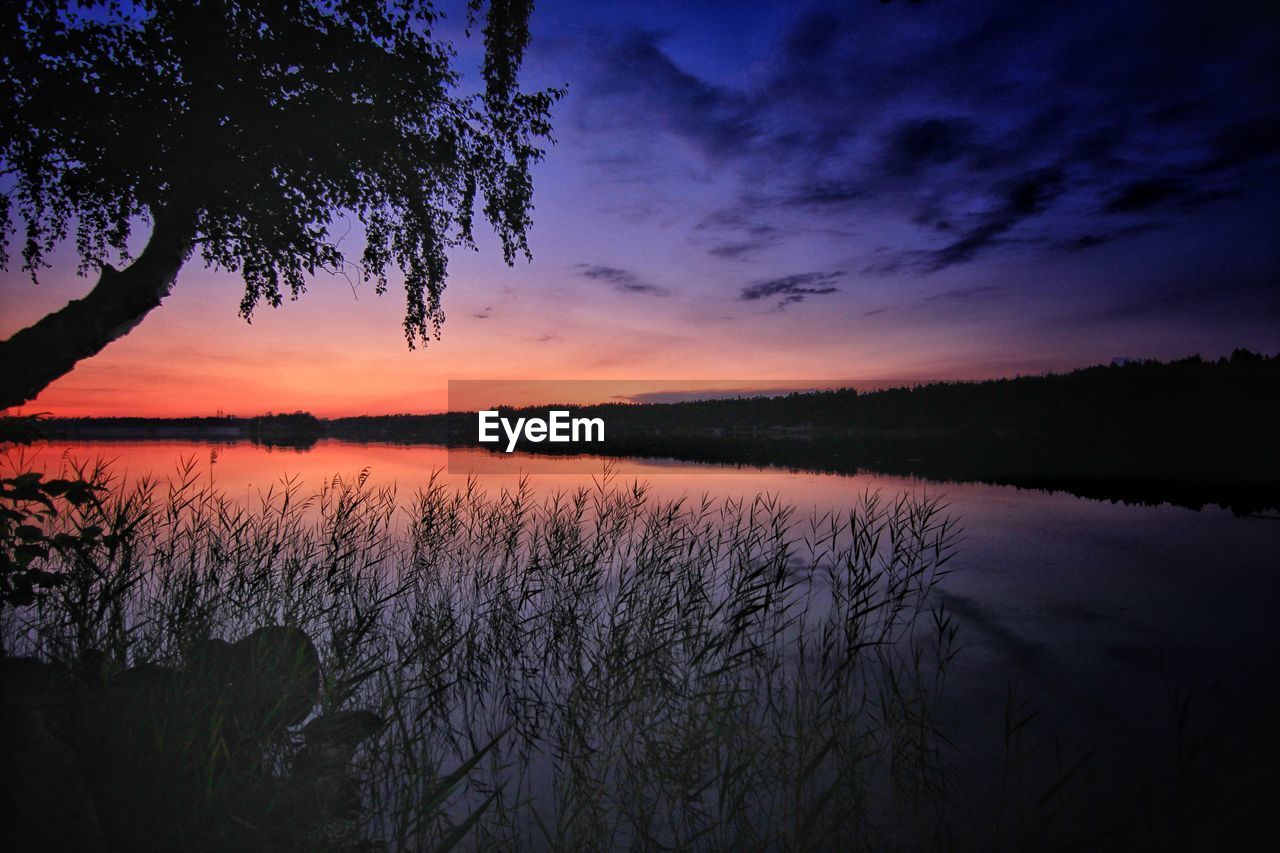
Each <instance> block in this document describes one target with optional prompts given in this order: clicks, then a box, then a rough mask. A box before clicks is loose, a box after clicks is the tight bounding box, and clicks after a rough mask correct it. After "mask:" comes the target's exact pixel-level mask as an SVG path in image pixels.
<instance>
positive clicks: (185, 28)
mask: <svg viewBox="0 0 1280 853" xmlns="http://www.w3.org/2000/svg"><path fill="white" fill-rule="evenodd" d="M3 5H4V11H2V12H0V15H2V16H3V20H2V23H0V26H2V27H3V33H2V34H0V90H3V91H4V93H5V94H4V96H3V97H4V98H5V107H4V109H3V110H0V170H2V172H0V174H2V175H3V178H0V181H2V182H3V183H0V186H3V187H4V188H5V189H6V190H7V192H6V193H5V194H3V195H0V239H3V240H4V241H5V245H4V246H3V247H0V263H4V262H6V261H7V258H8V254H9V252H8V248H9V247H8V245H7V244H8V238H10V237H11V236H14V235H18V237H19V242H20V243H21V259H22V267H23V269H25V270H27V271H28V272H30V274H31V275H32V277H33V278H35V277H36V276H37V274H38V272H39V270H40V269H41V268H42V267H43V266H46V265H47V258H48V256H49V254H50V253H51V252H52V251H53V249H54V247H55V246H56V245H57V244H58V243H59V242H60V241H62V240H64V239H66V238H68V237H74V241H75V247H76V249H77V251H78V254H79V270H80V272H81V273H82V274H84V273H88V272H90V271H92V270H96V269H110V266H109V262H110V261H112V260H116V259H118V260H119V261H121V262H128V261H129V260H131V259H130V257H129V237H130V232H131V229H132V227H133V226H134V224H135V223H136V222H137V221H139V220H141V221H144V222H150V223H152V224H153V230H152V240H153V242H154V240H155V239H157V237H158V235H160V234H161V233H162V232H161V229H160V227H159V223H160V221H161V220H166V221H167V222H168V223H169V224H170V227H169V229H168V230H166V231H165V232H164V233H165V234H166V235H167V236H166V239H168V240H170V241H171V242H172V243H173V247H172V248H173V249H174V250H175V251H177V252H180V253H181V258H185V257H187V255H188V254H190V253H192V252H198V253H199V255H200V256H201V257H202V259H203V260H204V262H205V263H206V264H208V265H210V266H213V267H217V268H222V269H227V270H233V271H238V272H239V273H240V275H241V276H242V277H243V279H244V283H245V291H244V297H243V300H242V302H241V305H240V311H241V313H242V314H243V316H244V317H245V318H246V319H248V318H249V317H250V316H251V315H252V313H253V311H254V309H255V308H256V307H257V306H259V305H260V304H261V303H263V302H266V303H268V304H270V305H272V306H276V305H279V304H280V303H281V301H282V299H283V297H284V296H285V295H286V294H288V295H290V296H291V297H294V298H296V297H297V296H298V295H299V294H300V293H302V292H303V291H304V290H305V288H306V282H307V277H308V276H309V275H311V274H314V273H315V272H316V270H318V269H335V268H341V267H342V266H343V265H344V262H345V263H349V262H348V261H346V260H345V259H344V256H343V252H342V249H341V248H340V246H339V241H340V239H341V238H340V237H338V238H335V236H334V235H333V233H331V229H332V230H333V231H337V230H338V229H337V228H336V227H334V226H333V225H332V223H333V222H334V221H335V220H336V219H337V218H339V217H342V216H347V215H350V216H354V217H355V218H357V219H358V220H359V222H360V223H361V224H362V227H363V230H364V232H365V235H366V237H367V241H366V245H365V246H364V249H363V252H362V254H361V256H360V259H359V262H358V268H359V271H360V275H361V277H362V278H363V279H364V280H365V281H372V282H374V284H375V288H376V290H377V292H378V293H382V292H384V291H385V290H386V287H387V279H388V274H389V273H390V272H391V271H392V270H393V268H399V269H400V270H401V271H402V272H403V275H404V282H405V291H406V294H407V305H406V312H405V320H404V331H405V335H406V338H407V339H408V342H409V346H410V347H411V348H412V347H413V346H414V345H415V344H416V343H421V344H425V343H426V342H427V341H428V340H429V338H430V337H432V336H433V335H434V336H438V334H439V328H440V324H441V322H442V321H443V319H444V315H443V313H442V311H441V306H440V296H441V291H442V290H443V288H444V284H445V276H446V268H447V251H448V250H449V249H450V248H452V247H457V246H466V247H472V248H474V246H475V243H474V239H473V229H474V224H475V223H474V221H473V220H474V214H475V211H476V210H477V209H478V210H479V211H481V213H482V215H483V217H484V219H486V220H487V221H488V222H489V223H491V225H492V227H493V228H494V230H495V231H496V233H497V235H498V237H499V239H500V241H501V244H502V248H503V253H504V257H505V260H506V261H507V263H508V264H511V263H513V261H514V258H515V257H516V256H517V255H518V254H522V253H523V254H525V255H526V256H527V255H528V252H529V248H528V243H527V239H526V235H527V231H528V228H529V224H530V218H529V217H530V211H531V209H532V181H531V177H530V167H531V165H532V164H533V163H535V162H536V161H538V160H539V159H540V158H541V157H542V156H543V148H542V147H541V145H543V144H544V143H546V142H549V141H550V132H551V127H550V123H549V116H550V109H551V107H552V105H553V103H554V102H555V101H556V100H557V99H558V98H559V97H560V95H561V94H562V92H561V91H560V90H545V91H539V92H532V93H526V92H522V91H521V90H520V88H519V83H518V76H519V71H520V67H521V62H522V58H523V55H524V52H525V48H526V46H527V44H528V41H529V30H528V18H529V14H530V9H531V0H491V2H489V3H488V4H487V5H485V4H483V3H482V2H481V0H470V2H469V4H468V7H467V34H468V35H470V34H471V32H472V30H479V31H480V34H481V36H482V39H483V46H484V59H483V65H482V69H481V79H480V81H479V82H478V83H477V84H476V85H475V86H474V87H473V88H474V91H469V90H468V89H467V88H466V86H465V85H464V81H463V79H462V76H461V73H460V71H459V70H458V68H457V65H458V61H457V60H458V56H457V53H456V51H455V50H454V48H453V47H452V45H451V44H450V43H449V42H447V41H445V40H444V39H442V38H439V37H437V35H436V32H437V31H438V30H439V29H440V28H441V27H442V16H441V14H440V13H439V11H438V10H437V9H436V8H434V6H433V5H432V4H431V3H428V2H418V0H282V1H281V2H237V0H199V2H190V0H138V2H132V3H122V2H111V1H110V0H108V2H84V3H75V4H69V5H68V4H63V3H58V2H41V0H28V2H25V3H15V4H3ZM19 220H20V223H19ZM164 293H167V289H166V290H165V291H164ZM161 295H163V294H161ZM155 303H156V304H158V298H157V299H156V300H155ZM152 307H153V306H152ZM144 313H145V312H144ZM139 319H140V317H139ZM134 322H135V323H136V320H135V321H134ZM131 327H132V326H131V325H129V326H127V327H125V328H124V329H123V331H121V332H119V334H123V333H124V332H125V331H128V328H131ZM117 336H118V335H117ZM103 343H104V344H105V341H104V342H103ZM98 348H99V349H100V348H101V346H99V347H98ZM94 351H96V350H94ZM76 357H77V358H78V357H83V355H78V356H76ZM67 369H70V368H69V367H68V368H67Z"/></svg>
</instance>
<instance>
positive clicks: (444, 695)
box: [0, 462, 958, 850]
mask: <svg viewBox="0 0 1280 853" xmlns="http://www.w3.org/2000/svg"><path fill="white" fill-rule="evenodd" d="M82 473H83V475H84V476H86V477H88V478H90V479H96V480H98V481H99V482H101V483H102V484H103V485H104V486H105V487H106V488H105V490H104V492H103V498H102V499H101V500H99V501H95V502H90V503H87V504H85V505H83V506H81V507H66V508H64V511H63V512H62V513H60V514H59V515H58V516H57V517H56V518H55V519H52V520H51V522H50V523H51V524H52V525H54V526H55V527H57V528H59V529H61V530H64V531H66V532H71V533H74V532H75V531H79V530H83V529H85V528H87V527H100V528H101V529H102V531H103V533H102V535H101V537H100V539H97V540H95V543H94V545H93V547H92V548H91V549H88V550H85V549H82V550H81V551H80V552H78V553H79V554H80V556H79V557H76V558H74V559H73V558H71V557H68V556H66V555H60V554H59V553H54V554H51V555H50V558H49V560H50V564H51V565H50V566H49V569H50V570H51V571H56V572H60V573H64V574H65V575H66V577H67V582H65V583H63V584H62V585H60V586H58V587H56V588H54V589H53V590H51V591H50V592H49V593H48V594H47V595H45V596H44V597H43V598H41V599H40V600H38V601H37V602H36V603H34V604H32V605H30V606H27V607H23V608H19V609H16V610H13V609H9V610H6V611H5V614H4V617H3V624H2V625H0V630H2V631H3V641H4V648H5V649H6V650H8V651H9V652H10V653H11V654H15V653H17V654H31V655H36V656H39V657H42V658H45V659H48V660H53V661H59V662H64V663H68V664H72V665H76V666H81V667H83V666H85V665H86V662H88V661H92V662H94V666H95V667H98V668H99V669H101V667H102V666H103V661H104V660H105V661H107V662H108V663H109V667H108V668H114V669H113V671H124V670H126V669H135V670H136V669H138V668H140V667H144V666H148V665H166V666H180V665H183V664H184V663H185V662H187V661H189V659H190V658H191V655H192V650H193V649H195V648H199V646H200V643H202V642H204V641H206V640H207V639H208V638H223V639H227V640H234V639H236V638H238V637H241V636H244V635H245V634H247V633H249V632H250V631H251V630H253V629H254V628H257V627H259V626H263V625H274V624H279V625H288V626H295V627H298V628H301V629H302V630H304V631H306V632H307V633H308V634H309V635H310V636H311V637H312V638H313V639H314V641H315V643H316V645H317V647H318V649H319V651H320V655H321V661H322V671H323V689H322V691H321V692H322V696H321V700H320V703H319V708H318V709H317V713H323V712H325V711H331V710H337V709H347V708H369V709H373V710H375V711H377V712H378V713H379V714H380V715H381V716H382V717H383V719H384V720H385V721H386V725H385V727H384V728H383V729H382V730H381V732H380V733H379V734H378V735H376V736H375V737H373V738H372V739H370V740H367V741H365V742H364V743H363V744H362V746H361V747H360V749H359V751H358V752H357V753H356V757H355V768H356V773H355V778H356V779H357V780H358V782H359V785H360V791H359V794H360V801H361V803H362V807H361V808H360V809H359V810H358V811H357V812H355V813H354V814H353V816H352V817H351V819H350V821H349V825H348V826H346V827H345V828H344V829H343V830H342V832H341V834H339V835H333V836H330V837H331V838H339V837H340V838H341V839H342V840H343V841H342V843H344V844H349V843H351V842H353V841H354V840H362V841H363V842H367V843H374V844H377V845H384V844H385V845H389V846H392V847H394V848H396V849H424V848H432V847H440V846H445V847H448V846H452V845H455V844H461V845H462V846H463V847H465V848H476V849H494V848H511V847H521V848H532V849H540V848H554V849H563V850H600V849H609V848H617V847H636V848H641V849H671V848H674V849H714V850H723V849H761V848H769V849H781V848H785V849H797V850H798V849H830V848H833V847H838V848H839V849H852V850H856V849H883V848H884V847H885V846H886V845H891V846H917V845H926V844H931V843H935V842H938V841H939V840H940V839H941V835H940V833H943V832H944V831H945V818H944V814H943V812H944V809H945V805H946V803H947V802H948V798H949V796H950V794H949V791H948V789H947V779H948V774H947V772H946V768H945V767H944V765H943V762H942V760H941V756H942V755H943V752H942V742H941V738H940V734H939V731H938V728H937V725H936V722H935V720H936V710H937V707H938V702H939V701H940V695H941V688H942V684H943V679H944V675H945V670H946V665H947V662H948V661H949V660H950V659H951V656H952V655H953V654H954V650H955V636H956V633H955V626H954V624H953V622H952V621H951V619H950V617H949V616H948V615H947V614H946V613H944V612H942V611H941V610H936V609H932V608H931V604H930V598H929V593H930V590H931V589H932V588H933V586H934V585H935V584H936V583H937V582H938V581H939V580H940V578H941V577H942V576H943V574H944V573H945V565H946V563H947V561H948V559H949V558H950V557H951V555H952V554H953V552H954V549H955V546H956V543H957V540H958V531H957V527H956V525H955V524H954V522H953V521H952V520H951V519H950V518H949V517H948V516H947V515H946V512H945V507H944V506H943V505H942V504H941V503H940V502H939V501H937V500H934V499H932V498H928V497H925V496H920V495H911V494H904V495H899V496H895V497H885V496H881V495H878V494H863V495H861V496H859V497H858V498H857V499H856V500H855V502H854V505H853V507H852V508H851V509H849V510H848V511H847V512H845V513H843V514H833V513H828V514H826V515H822V516H821V517H818V518H808V517H805V518H800V517H798V516H797V514H796V513H795V512H794V510H793V509H792V508H791V507H788V506H786V505H784V504H781V503H780V502H778V501H777V500H775V499H772V498H770V497H767V496H763V495H762V496H758V497H755V498H751V499H746V500H713V499H710V498H706V497H703V498H689V499H685V500H675V501H663V500H657V499H655V498H653V497H652V496H650V495H649V494H648V493H647V491H646V489H645V487H644V486H643V485H640V484H627V483H623V482H619V481H617V480H616V479H615V478H613V477H612V476H610V475H609V474H608V473H606V474H605V475H603V476H601V477H600V478H597V480H596V481H595V482H594V484H593V485H592V486H591V487H587V488H581V489H576V490H571V491H556V492H551V493H547V494H538V493H535V490H534V489H533V488H532V487H531V485H530V484H529V483H528V482H527V481H526V482H521V483H520V484H519V485H518V486H516V487H514V488H511V489H502V490H499V491H497V492H496V493H495V492H490V491H487V490H485V489H483V488H481V487H480V485H479V483H478V482H477V481H474V480H473V481H469V482H467V483H466V484H465V485H463V486H460V487H454V486H450V485H447V484H446V483H445V482H444V481H443V479H442V478H440V477H434V478H432V479H431V480H430V481H429V482H427V483H426V484H424V485H422V486H421V487H420V488H419V489H418V490H417V491H416V492H415V493H413V494H412V495H411V496H404V495H400V494H397V492H396V491H395V490H394V489H390V488H377V487H374V486H373V485H371V484H370V482H369V481H368V479H367V475H366V474H361V475H360V476H359V477H356V478H354V479H342V478H335V479H334V480H332V481H331V482H329V483H326V484H325V485H324V486H323V488H322V489H320V490H319V491H318V492H315V493H312V494H308V493H305V492H304V491H303V490H302V488H301V487H300V485H299V484H298V483H297V482H285V483H283V484H281V485H280V486H279V487H278V488H275V489H273V490H271V491H269V492H267V493H265V494H261V495H260V496H259V497H258V498H257V500H256V502H255V503H254V504H253V505H246V504H245V502H244V501H243V500H234V499H231V498H229V497H228V496H226V495H224V494H222V493H220V492H219V491H218V490H217V489H216V488H215V487H214V486H212V485H210V483H209V482H208V479H207V477H205V476H204V475H202V474H201V473H200V469H199V467H198V466H197V465H196V464H195V463H194V462H192V463H189V464H187V465H185V466H183V467H182V468H181V470H180V471H179V473H178V475H177V476H176V477H174V478H172V479H170V480H168V481H158V480H150V479H143V480H139V481H136V482H133V483H132V484H129V485H125V484H123V483H121V482H119V481H118V480H113V479H112V477H111V474H110V472H109V471H104V470H95V471H84V472H82ZM300 742H301V739H300V736H299V735H297V734H296V733H294V734H290V735H289V736H288V737H287V738H286V739H285V741H284V742H283V743H282V744H280V746H279V751H278V753H277V756H276V759H275V764H273V765H270V766H266V767H264V768H262V771H261V772H263V773H265V774H272V773H277V774H282V773H286V772H288V770H289V767H290V764H291V762H292V761H294V760H295V758H296V756H297V751H298V748H299V745H300Z"/></svg>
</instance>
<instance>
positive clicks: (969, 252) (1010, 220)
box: [865, 169, 1063, 275]
mask: <svg viewBox="0 0 1280 853" xmlns="http://www.w3.org/2000/svg"><path fill="white" fill-rule="evenodd" d="M1062 188H1063V176H1062V173H1061V171H1060V170H1058V169H1043V170H1040V171H1038V172H1035V173H1033V174H1030V175H1024V176H1022V177H1020V178H1017V179H1016V180H1012V181H1009V182H1008V183H1007V184H1005V185H1004V187H1003V188H1002V192H1001V197H1000V202H999V204H998V205H997V206H995V207H993V208H991V209H990V210H987V211H986V212H984V213H981V214H978V215H977V216H975V217H973V222H972V224H971V225H969V227H967V228H966V229H965V230H964V231H963V232H962V233H961V235H960V236H959V237H957V238H956V239H955V240H953V241H952V242H950V243H948V244H946V245H945V246H942V247H941V248H938V249H910V250H907V251H904V252H900V253H897V254H892V255H889V256H887V257H880V258H877V259H876V260H875V261H873V262H872V263H871V264H869V265H868V266H867V267H866V270H865V271H866V272H871V273H877V274H880V275H887V274H891V273H898V272H904V271H910V272H916V273H935V272H939V271H941V270H944V269H946V268H947V267H950V266H954V265H956V264H962V263H967V262H969V261H972V260H973V259H974V258H975V257H976V256H977V255H978V254H979V253H980V252H983V251H985V250H987V249H990V248H991V247H993V246H995V245H997V244H998V243H999V242H1000V240H1001V239H1002V238H1003V237H1004V235H1005V234H1006V233H1007V232H1008V231H1010V230H1011V229H1012V228H1014V227H1015V226H1016V225H1018V224H1019V223H1021V222H1022V221H1023V220H1025V219H1028V218H1030V217H1033V216H1036V215H1037V214H1039V213H1041V212H1043V211H1044V209H1045V208H1046V207H1047V206H1048V205H1049V203H1050V202H1052V201H1053V199H1055V198H1056V197H1057V196H1058V195H1059V194H1060V193H1061V192H1062ZM939 224H941V223H939ZM935 230H942V231H949V230H951V229H950V226H949V225H948V227H947V228H943V229H938V228H937V227H936V226H935Z"/></svg>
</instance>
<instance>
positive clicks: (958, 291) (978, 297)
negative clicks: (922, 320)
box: [924, 284, 1004, 302]
mask: <svg viewBox="0 0 1280 853" xmlns="http://www.w3.org/2000/svg"><path fill="white" fill-rule="evenodd" d="M1003 295H1004V288H1003V287H999V286H997V285H994V284H983V285H978V286H976V287H958V288H955V289H953V290H944V291H942V292H941V293H934V294H931V295H929V296H926V297H924V301H925V302H984V301H986V300H989V299H997V298H999V297H1000V296H1003Z"/></svg>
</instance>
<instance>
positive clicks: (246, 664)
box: [228, 626, 320, 728]
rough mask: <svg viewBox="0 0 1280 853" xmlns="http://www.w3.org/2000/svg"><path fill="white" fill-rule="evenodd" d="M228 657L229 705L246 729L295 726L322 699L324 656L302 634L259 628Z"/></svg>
mask: <svg viewBox="0 0 1280 853" xmlns="http://www.w3.org/2000/svg"><path fill="white" fill-rule="evenodd" d="M228 656H229V662H230V668H229V671H228V678H229V682H230V695H231V700H232V704H233V707H234V710H235V712H236V713H237V715H239V716H240V717H241V722H242V723H247V724H249V725H250V726H254V727H256V726H257V725H258V724H259V723H261V724H264V725H266V726H267V727H268V728H271V727H279V728H284V727H286V726H293V725H297V724H298V723H301V722H302V721H303V720H305V719H306V718H307V715H308V714H310V713H311V709H312V708H313V707H315V704H316V702H317V701H318V700H319V698H320V655H319V654H318V653H317V652H316V647H315V645H314V644H313V643H312V642H311V638H310V637H308V636H307V635H306V632H304V631H302V630H299V629H298V628H289V627H284V626H269V627H266V628H259V629H257V630H256V631H254V632H253V633H252V634H250V635H249V636H247V637H245V638H244V639H243V640H240V641H239V642H237V643H234V644H233V645H232V646H231V648H230V650H229V655H228ZM246 715H248V716H249V717H250V718H252V719H245V716H246Z"/></svg>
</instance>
